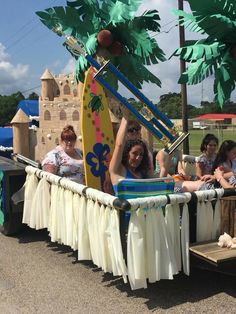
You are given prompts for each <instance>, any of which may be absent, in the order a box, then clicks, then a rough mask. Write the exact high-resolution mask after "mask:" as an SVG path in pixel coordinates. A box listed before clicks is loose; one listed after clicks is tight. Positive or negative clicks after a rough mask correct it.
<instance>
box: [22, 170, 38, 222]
mask: <svg viewBox="0 0 236 314" xmlns="http://www.w3.org/2000/svg"><path fill="white" fill-rule="evenodd" d="M24 186H25V195H24V208H23V218H22V223H25V224H27V225H29V223H30V215H31V209H32V202H33V198H34V195H35V192H36V190H37V186H38V178H37V177H36V175H35V174H33V173H28V174H27V177H26V181H25V184H24Z"/></svg>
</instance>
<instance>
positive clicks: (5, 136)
mask: <svg viewBox="0 0 236 314" xmlns="http://www.w3.org/2000/svg"><path fill="white" fill-rule="evenodd" d="M0 146H4V147H12V146H13V132H12V128H1V127H0Z"/></svg>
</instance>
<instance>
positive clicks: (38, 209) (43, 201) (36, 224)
mask: <svg viewBox="0 0 236 314" xmlns="http://www.w3.org/2000/svg"><path fill="white" fill-rule="evenodd" d="M50 197H51V196H50V184H49V183H48V182H47V180H46V178H42V179H41V180H40V181H39V184H38V186H37V189H36V191H35V194H34V197H33V200H32V204H31V212H30V221H29V226H30V227H31V228H34V229H36V230H39V229H43V228H47V227H48V220H49V211H50Z"/></svg>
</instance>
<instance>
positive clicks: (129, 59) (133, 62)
mask: <svg viewBox="0 0 236 314" xmlns="http://www.w3.org/2000/svg"><path fill="white" fill-rule="evenodd" d="M117 66H118V68H119V69H121V68H122V73H123V74H124V75H125V76H127V77H129V80H130V82H131V83H132V84H134V85H135V86H136V87H137V88H142V84H143V83H144V82H151V83H154V84H156V85H158V86H159V87H161V81H160V80H159V78H158V77H156V76H155V75H154V74H152V73H151V72H150V71H149V70H148V69H147V68H146V67H145V66H144V65H143V64H142V63H141V60H139V58H134V57H133V56H131V55H124V56H122V57H121V58H120V59H119V62H118V64H117Z"/></svg>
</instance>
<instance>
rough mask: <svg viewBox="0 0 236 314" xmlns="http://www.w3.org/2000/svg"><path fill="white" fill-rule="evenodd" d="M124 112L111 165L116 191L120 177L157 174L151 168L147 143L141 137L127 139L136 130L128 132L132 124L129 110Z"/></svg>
mask: <svg viewBox="0 0 236 314" xmlns="http://www.w3.org/2000/svg"><path fill="white" fill-rule="evenodd" d="M123 114H124V116H123V118H122V120H121V124H120V128H119V130H118V132H117V136H116V144H115V149H114V152H113V155H112V158H111V162H110V166H109V172H110V178H111V182H112V185H113V188H114V190H115V192H116V185H117V182H118V181H119V180H120V179H125V178H126V179H145V178H153V177H155V174H154V173H153V171H152V170H151V169H150V162H149V157H148V150H147V146H146V144H145V143H144V142H143V141H142V140H141V139H140V138H136V139H128V140H127V134H128V133H134V132H128V129H129V126H130V124H129V112H128V110H124V111H123ZM140 137H141V136H140ZM128 138H129V137H128Z"/></svg>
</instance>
